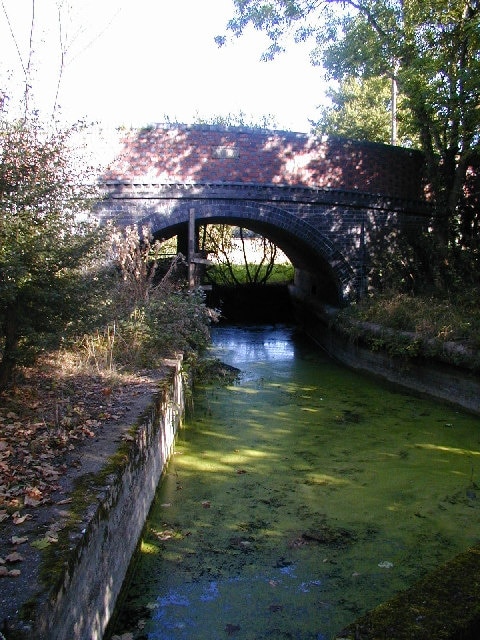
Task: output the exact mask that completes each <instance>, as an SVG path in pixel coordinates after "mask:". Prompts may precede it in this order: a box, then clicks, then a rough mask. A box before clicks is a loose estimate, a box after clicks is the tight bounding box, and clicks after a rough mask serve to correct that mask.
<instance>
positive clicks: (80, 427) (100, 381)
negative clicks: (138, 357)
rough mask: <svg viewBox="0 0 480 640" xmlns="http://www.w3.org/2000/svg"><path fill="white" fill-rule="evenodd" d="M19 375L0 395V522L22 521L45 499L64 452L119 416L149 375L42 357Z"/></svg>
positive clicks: (146, 383)
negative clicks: (84, 368) (102, 371)
mask: <svg viewBox="0 0 480 640" xmlns="http://www.w3.org/2000/svg"><path fill="white" fill-rule="evenodd" d="M21 374H22V379H21V380H20V381H19V382H17V383H16V385H15V387H14V388H13V389H11V390H9V391H8V392H4V393H2V394H0V522H3V521H5V520H7V519H9V518H11V520H12V521H13V523H14V524H22V523H23V522H24V521H25V520H26V519H28V518H31V517H32V516H31V514H29V513H26V512H25V510H31V509H35V508H36V507H38V506H40V505H42V504H45V503H48V502H50V500H51V498H50V496H51V494H52V493H53V492H54V491H56V490H57V489H58V488H59V484H58V483H59V479H60V478H61V476H62V475H63V474H64V473H65V472H66V471H67V466H66V464H65V462H66V457H67V454H71V453H72V452H73V453H75V452H76V450H77V449H78V448H79V445H80V444H81V443H82V442H84V441H85V440H86V439H90V438H95V437H96V436H97V435H98V433H99V432H100V431H101V428H102V426H103V425H104V424H105V422H107V421H112V420H113V421H115V420H119V419H121V418H122V416H124V415H125V413H126V410H128V404H129V401H131V400H133V399H134V397H135V396H136V395H138V394H140V393H142V392H145V391H146V390H147V389H150V390H151V388H152V386H151V385H152V380H151V379H150V378H147V377H144V378H142V377H141V376H124V377H123V378H122V377H121V376H118V378H117V379H116V381H115V384H110V383H108V384H106V380H105V377H103V376H102V375H98V374H94V375H87V374H85V373H78V372H76V371H65V370H63V369H62V366H61V364H60V363H59V362H58V360H56V359H53V358H45V360H44V361H41V362H40V363H39V364H38V365H37V366H36V367H35V368H29V369H24V370H22V371H21Z"/></svg>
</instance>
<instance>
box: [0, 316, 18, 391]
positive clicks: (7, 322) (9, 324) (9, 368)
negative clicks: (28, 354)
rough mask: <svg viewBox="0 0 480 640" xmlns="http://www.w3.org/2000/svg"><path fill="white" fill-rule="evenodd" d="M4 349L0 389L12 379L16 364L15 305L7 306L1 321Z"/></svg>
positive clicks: (6, 385) (0, 371)
mask: <svg viewBox="0 0 480 640" xmlns="http://www.w3.org/2000/svg"><path fill="white" fill-rule="evenodd" d="M2 328H3V337H4V345H5V346H4V349H3V355H2V359H1V360H0V391H2V390H4V389H6V388H7V387H8V386H9V385H10V384H11V383H12V379H13V372H14V370H15V366H16V364H17V347H18V342H19V338H20V336H19V334H18V330H17V314H16V305H13V306H11V307H8V308H7V311H6V314H5V319H4V323H3V327H2Z"/></svg>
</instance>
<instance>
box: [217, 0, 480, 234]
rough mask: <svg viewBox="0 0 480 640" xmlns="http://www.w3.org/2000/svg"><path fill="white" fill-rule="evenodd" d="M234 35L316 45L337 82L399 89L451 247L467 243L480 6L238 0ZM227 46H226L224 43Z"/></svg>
mask: <svg viewBox="0 0 480 640" xmlns="http://www.w3.org/2000/svg"><path fill="white" fill-rule="evenodd" d="M235 11H236V13H235V15H234V17H233V18H232V19H231V20H230V22H229V23H228V29H229V30H231V31H232V32H233V33H234V35H236V36H239V35H241V34H242V33H243V31H244V30H245V28H246V27H247V25H249V24H253V25H254V26H255V27H256V28H258V29H262V30H264V31H265V32H266V33H267V34H268V35H269V37H270V39H271V42H272V44H271V46H270V48H269V50H268V51H267V53H266V57H271V56H273V55H275V54H276V53H278V52H279V51H282V50H283V48H284V45H283V39H284V38H285V35H286V34H291V33H292V32H293V33H294V36H295V38H296V39H297V40H305V39H306V38H308V37H310V36H313V37H314V39H315V42H316V46H315V49H314V52H313V58H314V60H315V61H316V62H318V63H321V64H323V66H324V68H325V69H326V70H327V71H328V74H329V76H330V78H333V79H335V80H338V81H342V80H344V79H345V78H348V77H357V78H362V79H369V78H386V79H388V80H390V81H392V80H395V81H396V83H397V85H398V89H399V92H400V94H401V95H402V96H403V100H404V101H405V106H406V108H408V110H409V111H410V114H411V120H412V123H413V126H414V129H415V132H416V133H417V135H418V137H419V140H420V145H421V148H422V150H423V152H424V154H425V159H426V168H427V178H428V182H429V185H430V189H431V194H432V199H433V200H434V202H435V204H436V219H435V228H436V231H437V237H438V239H439V240H440V241H441V245H442V246H443V247H447V246H449V245H450V246H451V245H453V244H455V243H456V242H457V241H458V236H456V234H455V229H456V228H458V226H462V225H461V221H460V224H459V221H458V216H461V215H462V211H461V210H460V209H459V204H460V202H461V200H462V194H463V188H464V184H465V179H466V176H467V172H468V169H469V165H470V164H471V160H472V157H473V155H474V154H475V151H476V150H477V149H478V145H479V137H480V110H479V108H478V77H479V73H480V53H479V51H480V28H479V14H480V2H479V0H433V1H432V2H417V1H416V0H271V1H270V2H265V1H264V0H235ZM217 41H218V42H219V44H222V43H223V42H224V41H225V37H220V38H218V40H217Z"/></svg>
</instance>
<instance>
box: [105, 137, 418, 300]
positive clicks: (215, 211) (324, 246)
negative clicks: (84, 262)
mask: <svg viewBox="0 0 480 640" xmlns="http://www.w3.org/2000/svg"><path fill="white" fill-rule="evenodd" d="M422 167H423V160H422V156H421V154H420V153H418V152H416V151H412V150H408V149H403V148H398V147H390V146H387V145H381V144H374V143H365V142H355V141H352V140H345V139H331V138H328V139H319V138H315V137H312V136H309V135H307V134H298V133H291V132H280V131H267V130H257V129H245V128H237V127H227V128H220V127H216V126H199V125H195V126H186V125H175V126H172V125H156V126H153V127H148V128H145V129H140V130H135V131H129V132H127V133H126V135H125V137H124V138H123V139H122V140H121V141H120V142H119V147H118V150H117V152H116V155H115V159H114V160H113V161H112V163H111V164H110V166H109V167H108V169H107V170H106V172H105V173H104V175H103V176H102V182H103V189H104V199H103V200H102V201H101V203H100V205H99V206H98V209H97V213H98V215H99V217H100V218H102V219H106V218H109V219H113V220H115V221H116V223H117V224H118V225H123V226H126V225H128V224H140V225H145V224H146V225H148V226H149V227H150V229H151V231H152V233H153V235H154V236H155V237H158V238H163V239H167V238H170V237H173V236H177V238H178V242H179V249H180V250H182V248H183V249H184V251H186V246H187V238H188V221H189V217H190V212H191V211H192V210H193V211H194V216H195V221H196V224H197V225H200V224H219V223H223V224H230V225H235V226H242V227H245V228H248V229H251V230H253V231H255V232H257V233H260V234H261V235H263V236H266V237H268V238H269V239H271V240H272V241H273V242H274V243H275V244H277V245H278V246H279V247H280V248H281V249H282V250H283V251H284V253H285V254H286V255H287V256H288V257H289V259H290V260H291V262H292V264H293V265H294V267H295V287H296V290H297V291H298V292H300V293H301V295H303V296H304V297H308V296H309V297H312V296H313V297H314V298H315V297H316V298H318V299H319V300H320V301H322V302H327V303H329V304H334V305H338V304H342V303H345V302H348V301H349V300H351V299H354V298H356V297H359V296H361V295H363V293H364V292H365V290H366V286H367V285H368V283H367V280H366V278H367V276H366V274H367V273H368V261H369V253H370V251H371V248H372V246H376V247H378V246H380V245H381V246H383V245H384V244H385V242H386V239H387V238H388V236H389V234H391V233H392V232H394V233H404V232H408V231H411V230H412V229H415V228H417V227H418V225H423V224H425V223H426V222H427V221H428V219H429V216H430V210H429V208H428V206H427V204H426V203H425V201H424V200H423V198H422V195H423V191H422ZM184 251H182V252H184Z"/></svg>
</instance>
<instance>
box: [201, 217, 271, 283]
mask: <svg viewBox="0 0 480 640" xmlns="http://www.w3.org/2000/svg"><path fill="white" fill-rule="evenodd" d="M202 235H203V239H202V250H203V251H205V252H206V253H207V254H208V253H210V254H215V256H216V258H217V263H218V264H217V268H216V269H215V272H214V274H215V280H220V281H221V283H222V284H227V285H231V284H233V285H240V284H266V283H267V282H268V280H269V278H270V276H271V275H272V272H273V270H274V268H275V260H276V259H277V255H278V249H277V246H276V245H275V244H274V243H273V242H272V241H271V240H269V239H268V238H265V237H264V236H259V235H257V234H252V232H250V231H249V230H248V229H244V228H242V227H232V226H229V225H224V224H219V225H205V226H204V227H203V234H202ZM236 249H237V251H238V250H239V251H240V253H241V256H242V263H243V265H242V268H241V269H240V270H239V269H238V259H236V258H235V253H236ZM207 277H208V273H207Z"/></svg>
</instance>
